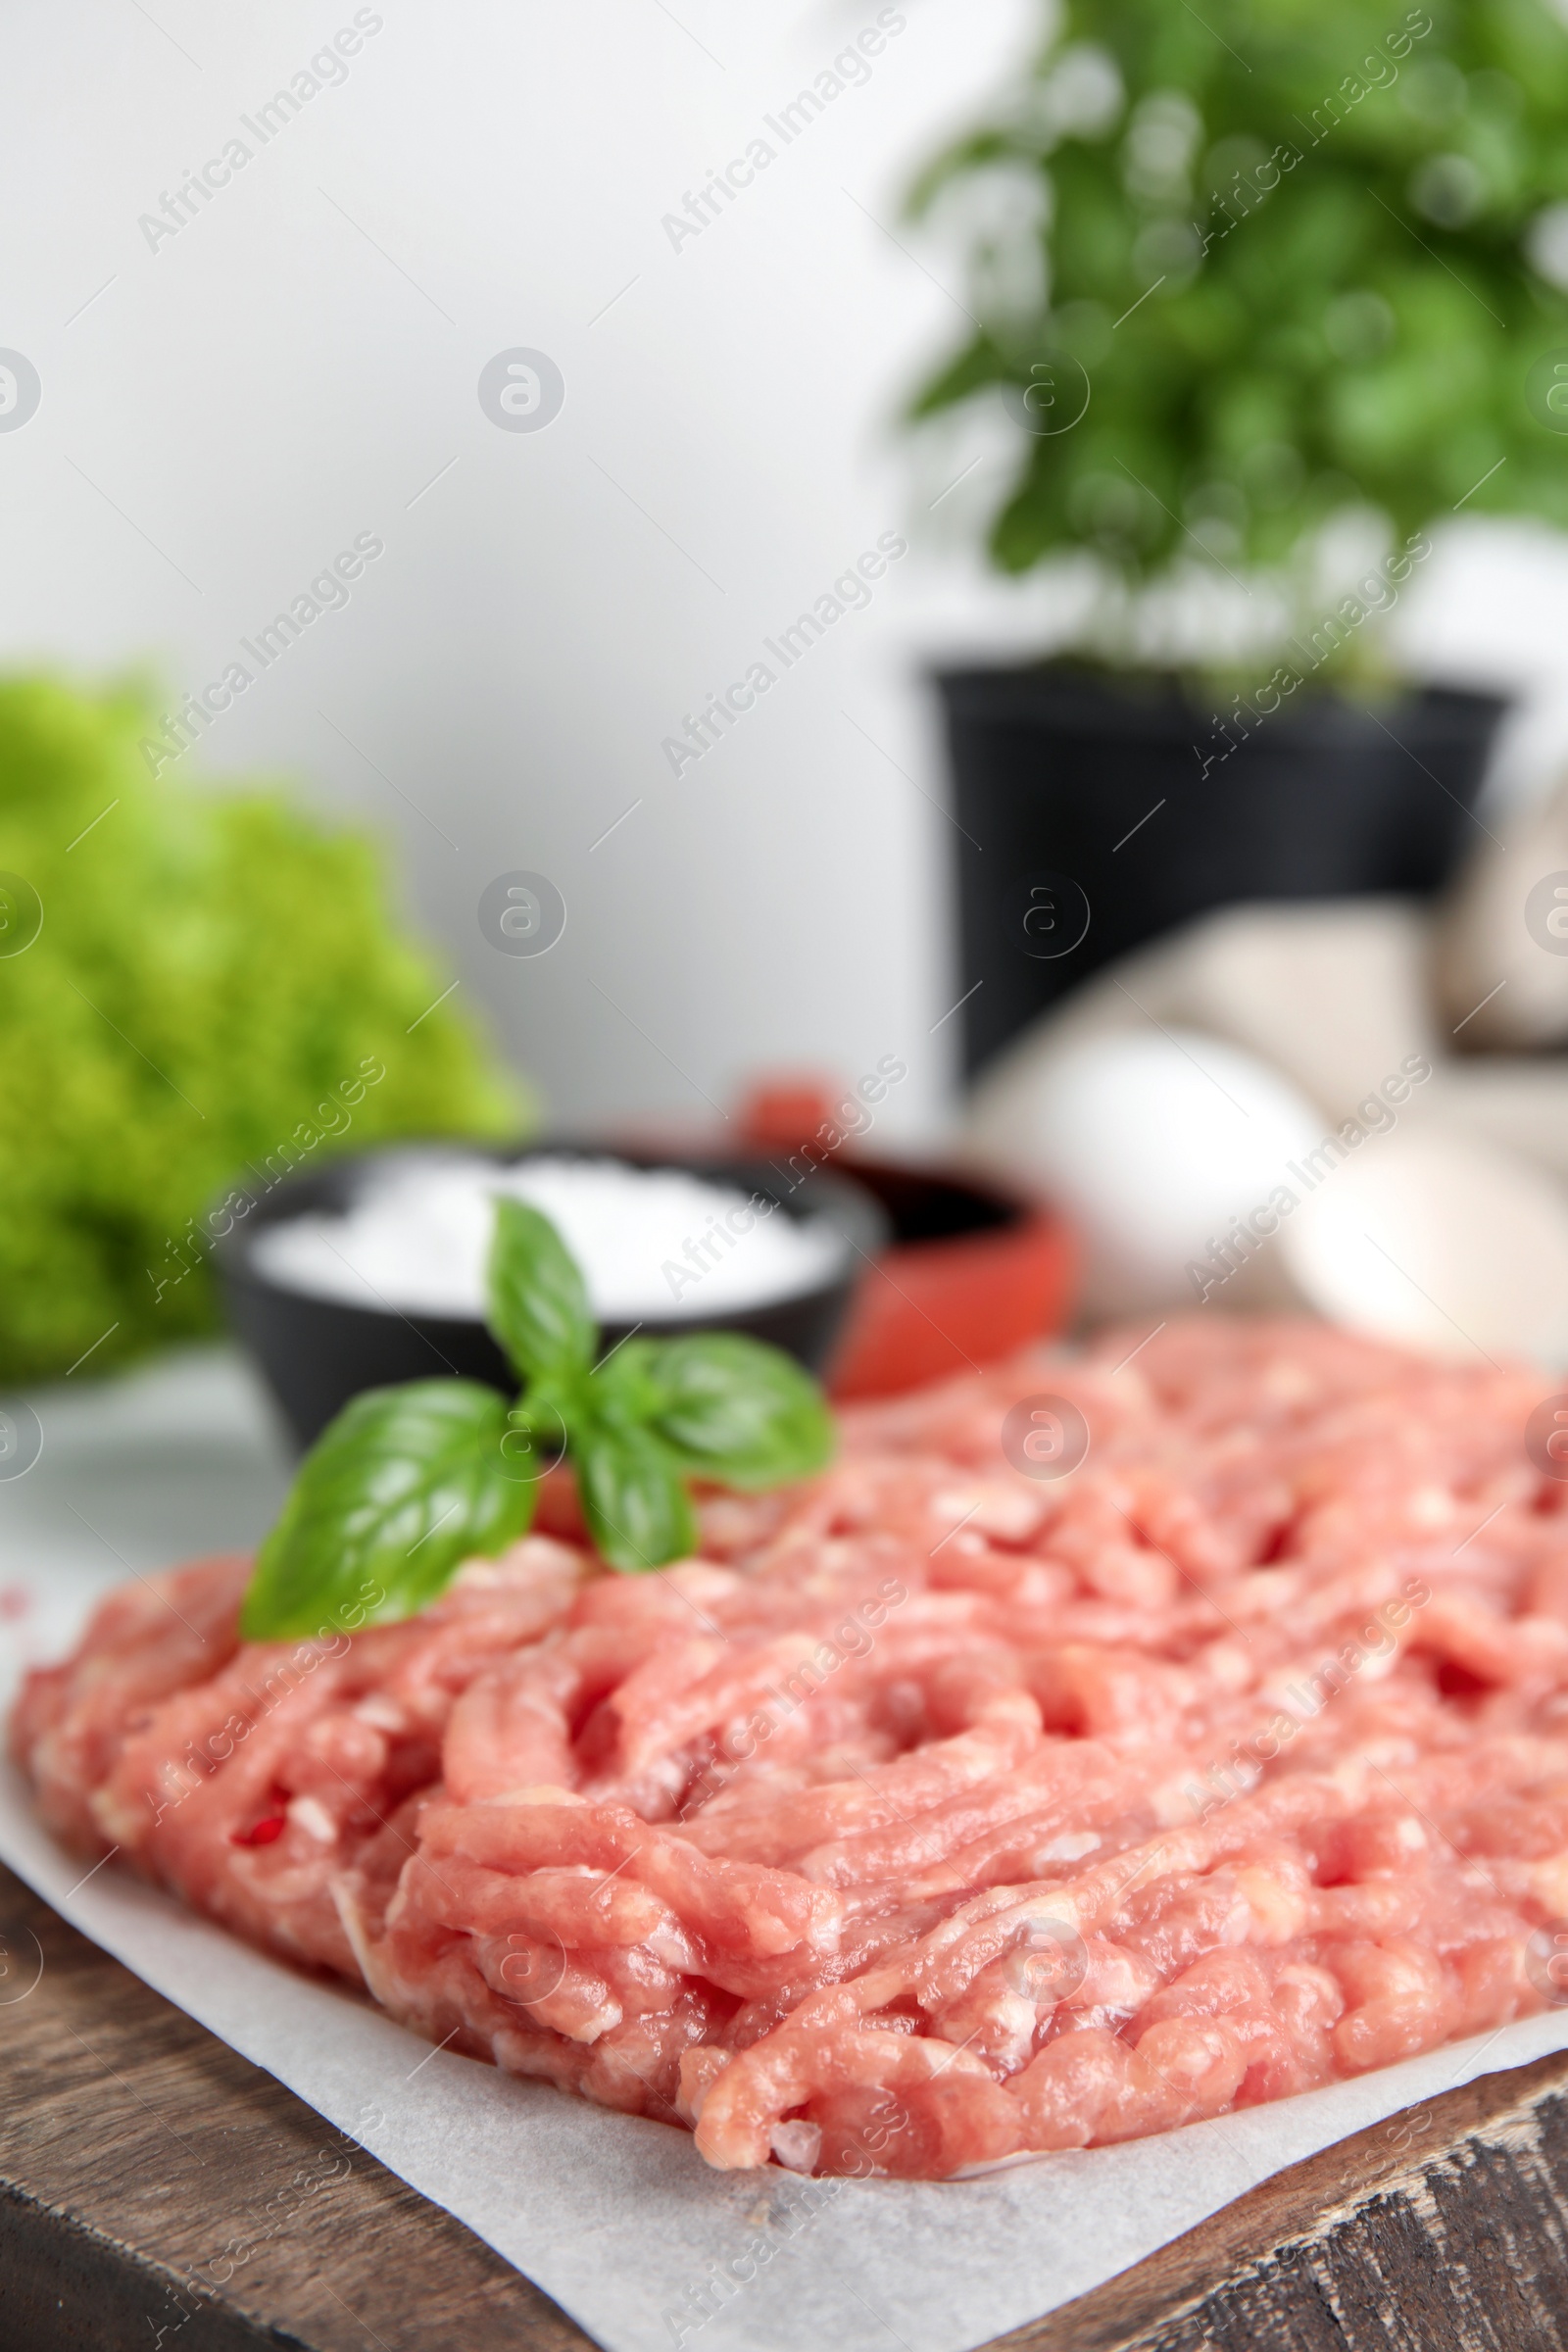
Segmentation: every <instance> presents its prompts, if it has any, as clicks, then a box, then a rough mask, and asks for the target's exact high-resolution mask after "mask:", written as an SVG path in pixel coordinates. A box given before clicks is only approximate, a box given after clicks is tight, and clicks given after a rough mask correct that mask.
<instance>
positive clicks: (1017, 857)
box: [938, 662, 1505, 1074]
mask: <svg viewBox="0 0 1568 2352" xmlns="http://www.w3.org/2000/svg"><path fill="white" fill-rule="evenodd" d="M938 684H939V687H940V690H941V694H942V698H943V704H944V708H945V712H946V718H947V733H948V746H949V753H950V758H951V760H952V767H953V779H954V799H953V812H954V814H955V816H956V819H957V823H958V826H959V828H960V831H958V832H956V833H955V834H954V835H953V843H954V852H955V857H956V865H957V885H958V909H959V936H960V943H961V951H962V958H963V972H962V982H961V989H960V991H959V992H956V993H961V990H970V991H972V992H973V993H972V994H971V995H969V997H968V998H967V1001H966V1002H965V1004H964V1008H963V1024H964V1029H963V1051H964V1066H965V1070H966V1072H968V1073H969V1074H973V1072H975V1071H976V1070H978V1069H979V1068H980V1067H981V1066H982V1065H983V1064H984V1063H985V1062H987V1061H988V1060H989V1059H990V1058H991V1056H992V1055H993V1054H995V1053H997V1051H998V1050H999V1049H1000V1048H1001V1047H1002V1046H1004V1045H1005V1044H1006V1043H1007V1041H1008V1039H1009V1038H1011V1037H1012V1036H1013V1035H1014V1034H1015V1033H1016V1031H1018V1030H1019V1029H1021V1028H1022V1027H1023V1026H1024V1024H1025V1023H1026V1022H1027V1021H1029V1020H1031V1019H1032V1018H1033V1017H1034V1015H1035V1014H1036V1013H1038V1012H1040V1011H1042V1010H1044V1008H1045V1007H1046V1006H1047V1005H1052V1004H1054V1002H1055V1001H1056V1000H1057V999H1058V998H1059V997H1061V996H1063V995H1065V994H1066V992H1067V991H1068V990H1069V989H1071V988H1074V987H1076V986H1077V984H1078V983H1079V982H1080V981H1081V980H1085V979H1087V978H1088V977H1089V975H1090V973H1091V972H1094V971H1097V970H1099V968H1100V967H1101V966H1102V965H1103V964H1106V963H1109V962H1111V961H1113V960H1114V958H1115V957H1117V956H1123V955H1125V954H1126V953H1127V952H1128V950H1129V949H1132V948H1136V947H1140V946H1142V945H1143V944H1144V942H1145V941H1147V940H1151V939H1154V938H1157V937H1158V935H1159V934H1160V933H1161V932H1164V931H1169V930H1173V929H1174V928H1175V927H1176V926H1177V925H1178V924H1181V923H1185V922H1188V921H1190V920H1191V919H1192V918H1193V917H1194V916H1195V915H1199V914H1202V913H1204V912H1205V911H1206V910H1207V909H1208V908H1210V907H1223V906H1229V905H1233V904H1234V903H1236V902H1237V901H1239V900H1245V899H1327V898H1350V897H1358V896H1362V895H1364V894H1366V893H1369V892H1384V891H1386V892H1394V893H1398V894H1401V895H1403V896H1414V897H1426V896H1429V895H1430V894H1432V893H1433V892H1435V891H1437V890H1438V889H1440V888H1441V887H1442V885H1443V883H1444V882H1445V881H1446V879H1447V877H1448V875H1449V874H1450V872H1451V871H1452V869H1453V867H1454V865H1455V864H1456V863H1457V861H1458V859H1459V858H1460V857H1461V856H1462V855H1463V853H1464V851H1465V850H1466V849H1467V848H1468V847H1469V846H1470V844H1471V843H1473V842H1477V841H1480V840H1481V839H1482V838H1483V836H1482V834H1481V832H1480V829H1479V828H1478V826H1477V824H1476V820H1475V818H1474V817H1473V815H1472V814H1471V807H1472V804H1473V802H1474V800H1475V796H1476V793H1477V791H1478V789H1479V787H1480V783H1481V778H1482V773H1483V770H1484V768H1485V765H1486V760H1487V754H1488V751H1489V749H1490V747H1491V743H1492V738H1493V734H1494V732H1495V728H1496V725H1497V721H1498V719H1499V718H1500V716H1501V714H1502V711H1503V709H1504V707H1505V706H1504V705H1503V704H1502V702H1500V701H1499V700H1498V699H1497V698H1496V697H1495V696H1493V695H1487V694H1462V693H1454V692H1450V691H1449V690H1447V689H1446V688H1427V689H1424V690H1422V691H1420V692H1417V693H1411V694H1407V695H1401V696H1399V697H1397V698H1396V699H1392V700H1390V701H1389V702H1387V703H1378V704H1376V705H1367V704H1362V703H1355V702H1350V701H1348V700H1347V699H1345V698H1344V697H1342V696H1340V695H1336V694H1330V693H1323V692H1319V693H1316V694H1311V693H1309V692H1308V691H1307V689H1305V688H1299V689H1298V692H1297V695H1296V697H1295V698H1294V699H1293V700H1291V701H1288V702H1285V703H1283V704H1282V705H1281V706H1280V708H1279V709H1278V710H1276V711H1273V712H1272V713H1271V714H1269V715H1266V716H1264V717H1262V718H1261V719H1259V718H1257V717H1256V716H1255V715H1253V716H1252V717H1250V718H1249V717H1248V715H1247V713H1245V712H1244V714H1243V720H1242V724H1241V725H1238V724H1237V723H1236V721H1235V720H1234V719H1232V720H1229V721H1228V723H1227V726H1226V727H1225V728H1221V727H1220V726H1219V725H1218V724H1216V723H1215V720H1214V716H1213V706H1212V705H1211V704H1203V703H1200V702H1195V701H1193V700H1191V699H1189V697H1188V696H1187V694H1186V693H1184V691H1183V690H1182V688H1181V687H1180V685H1179V684H1177V683H1176V682H1175V681H1173V680H1170V679H1167V678H1156V677H1153V676H1136V675H1134V676H1130V677H1127V678H1125V679H1123V678H1118V677H1112V676H1110V675H1108V674H1107V675H1104V676H1102V675H1100V674H1098V673H1096V672H1093V671H1090V670H1087V669H1084V668H1079V667H1076V666H1074V665H1072V664H1069V663H1067V662H1045V663H1041V664H1038V665H1036V666H1033V667H1030V668H1021V669H968V670H956V671H952V672H949V673H947V674H945V675H943V676H942V677H940V678H939V680H938ZM1244 726H1250V733H1246V734H1244V733H1243V727H1244Z"/></svg>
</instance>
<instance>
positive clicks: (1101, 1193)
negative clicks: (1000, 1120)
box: [1006, 1029, 1324, 1314]
mask: <svg viewBox="0 0 1568 2352" xmlns="http://www.w3.org/2000/svg"><path fill="white" fill-rule="evenodd" d="M1006 1114H1007V1115H1006V1129H1007V1136H1008V1157H1009V1159H1010V1160H1011V1161H1012V1163H1013V1165H1014V1167H1015V1170H1016V1172H1017V1173H1018V1174H1019V1175H1022V1176H1026V1177H1029V1178H1032V1179H1033V1180H1034V1181H1035V1182H1036V1183H1037V1184H1039V1185H1040V1186H1041V1188H1042V1189H1043V1190H1044V1191H1045V1192H1046V1193H1047V1194H1048V1195H1049V1196H1050V1198H1051V1199H1052V1200H1053V1201H1055V1202H1056V1203H1057V1204H1058V1205H1059V1206H1060V1207H1062V1208H1063V1209H1065V1210H1066V1211H1067V1213H1068V1214H1069V1215H1070V1216H1071V1218H1072V1219H1073V1221H1074V1223H1075V1224H1076V1225H1077V1227H1078V1229H1079V1232H1080V1233H1081V1235H1082V1236H1083V1240H1084V1243H1085V1254H1086V1262H1085V1284H1084V1305H1085V1307H1086V1309H1087V1310H1088V1311H1089V1312H1090V1313H1091V1314H1130V1313H1138V1312H1141V1311H1142V1310H1143V1309H1145V1308H1146V1307H1160V1306H1170V1305H1176V1304H1182V1303H1185V1304H1186V1305H1188V1306H1195V1305H1196V1304H1197V1303H1198V1298H1197V1293H1196V1290H1195V1286H1194V1283H1193V1280H1192V1277H1191V1275H1190V1274H1189V1271H1188V1268H1189V1266H1190V1265H1192V1264H1193V1263H1194V1262H1200V1263H1211V1262H1212V1260H1211V1251H1212V1247H1213V1245H1214V1244H1215V1243H1217V1242H1220V1241H1222V1240H1223V1238H1224V1236H1225V1235H1226V1233H1227V1232H1228V1231H1229V1230H1230V1228H1231V1225H1232V1222H1233V1220H1234V1219H1236V1218H1244V1219H1245V1218H1248V1217H1250V1216H1251V1215H1252V1214H1253V1212H1254V1211H1255V1210H1257V1209H1259V1208H1262V1207H1264V1206H1265V1205H1266V1203H1267V1202H1268V1200H1269V1196H1270V1194H1271V1193H1272V1192H1274V1191H1275V1190H1276V1188H1278V1187H1281V1186H1288V1185H1291V1184H1292V1182H1293V1179H1292V1178H1291V1177H1290V1176H1289V1175H1288V1174H1287V1172H1286V1163H1287V1161H1289V1160H1291V1159H1293V1158H1296V1157H1298V1156H1299V1153H1300V1152H1303V1151H1310V1150H1311V1149H1312V1148H1313V1147H1314V1146H1315V1145H1316V1144H1318V1143H1319V1142H1320V1141H1321V1139H1322V1136H1323V1131H1324V1119H1323V1115H1322V1113H1321V1112H1320V1111H1318V1110H1315V1109H1314V1108H1313V1106H1312V1104H1311V1103H1309V1102H1308V1100H1307V1098H1306V1097H1305V1096H1304V1095H1302V1094H1301V1093H1299V1091H1298V1090H1297V1088H1295V1087H1294V1086H1292V1085H1290V1084H1289V1083H1288V1082H1287V1081H1286V1080H1285V1079H1284V1078H1281V1077H1280V1076H1279V1075H1278V1074H1277V1073H1276V1072H1275V1071H1273V1070H1271V1069H1270V1068H1269V1067H1268V1066H1267V1065H1266V1063H1264V1062H1261V1061H1259V1060H1258V1059H1257V1058H1256V1057H1255V1056H1254V1055H1253V1054H1244V1053H1242V1052H1240V1051H1239V1050H1238V1049H1237V1048H1236V1047H1235V1046H1228V1045H1225V1044H1223V1043H1222V1042H1221V1041H1220V1040H1219V1039H1218V1038H1213V1037H1205V1036H1203V1035H1201V1034H1200V1033H1198V1032H1196V1031H1188V1030H1156V1029H1150V1030H1149V1031H1148V1032H1147V1033H1133V1032H1128V1033H1122V1034H1118V1035H1114V1036H1104V1037H1099V1038H1095V1039H1093V1040H1089V1041H1086V1042H1085V1043H1083V1044H1082V1045H1078V1046H1075V1047H1072V1048H1071V1049H1069V1050H1068V1051H1067V1052H1065V1053H1063V1054H1061V1055H1060V1056H1059V1057H1053V1058H1052V1059H1051V1060H1050V1061H1049V1062H1048V1063H1047V1065H1046V1066H1045V1067H1044V1068H1041V1067H1039V1066H1038V1065H1037V1066H1036V1067H1035V1068H1033V1069H1032V1070H1030V1071H1028V1072H1027V1074H1020V1078H1019V1080H1018V1081H1017V1082H1016V1091H1014V1092H1012V1095H1011V1100H1010V1101H1009V1102H1008V1103H1007V1105H1006ZM1297 1189H1298V1190H1299V1187H1298V1188H1297ZM1263 1221H1264V1222H1265V1223H1266V1222H1267V1220H1266V1218H1265V1219H1264V1220H1263ZM1267 1247H1268V1246H1267V1244H1266V1243H1265V1244H1263V1245H1262V1246H1261V1250H1260V1252H1259V1253H1260V1254H1266V1253H1267ZM1235 1255H1236V1259H1237V1263H1238V1265H1239V1266H1240V1268H1241V1269H1242V1272H1243V1274H1244V1275H1245V1274H1246V1273H1247V1272H1248V1271H1249V1270H1250V1269H1249V1252H1248V1251H1246V1250H1243V1251H1239V1252H1236V1253H1235ZM1222 1262H1223V1261H1222ZM1232 1287H1234V1288H1235V1289H1236V1290H1237V1293H1238V1297H1237V1299H1236V1303H1241V1295H1242V1292H1243V1288H1244V1285H1243V1283H1242V1281H1241V1280H1238V1282H1237V1283H1236V1284H1235V1285H1234V1286H1227V1288H1226V1290H1224V1291H1222V1292H1216V1291H1211V1292H1210V1302H1211V1303H1218V1304H1229V1303H1231V1299H1230V1297H1229V1290H1230V1288H1232Z"/></svg>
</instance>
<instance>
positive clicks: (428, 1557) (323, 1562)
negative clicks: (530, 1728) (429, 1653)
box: [240, 1380, 538, 1642]
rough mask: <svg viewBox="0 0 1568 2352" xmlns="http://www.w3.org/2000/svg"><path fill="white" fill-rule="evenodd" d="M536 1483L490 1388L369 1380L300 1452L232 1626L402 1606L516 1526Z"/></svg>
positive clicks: (302, 1623)
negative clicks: (388, 1385) (372, 1384)
mask: <svg viewBox="0 0 1568 2352" xmlns="http://www.w3.org/2000/svg"><path fill="white" fill-rule="evenodd" d="M504 1440H505V1441H507V1442H506V1444H505V1445H504V1444H503V1441H504ZM537 1493H538V1465H537V1462H536V1461H535V1459H534V1457H533V1455H532V1453H531V1452H530V1450H529V1448H528V1445H527V1440H526V1435H525V1434H522V1435H519V1433H517V1432H516V1431H515V1429H514V1428H513V1426H512V1424H511V1423H510V1421H509V1418H508V1413H507V1405H506V1399H505V1398H504V1397H498V1396H497V1395H496V1393H495V1391H494V1390H493V1389H487V1388H483V1387H481V1386H480V1385H479V1384H478V1383H477V1382H476V1381H469V1380H419V1381H412V1382H410V1383H409V1384H408V1385H407V1386H406V1387H403V1388H396V1389H370V1390H368V1392H367V1393H366V1394H365V1395H364V1396H362V1397H355V1398H354V1400H353V1401H352V1403H350V1404H347V1405H345V1406H344V1408H343V1410H342V1412H340V1413H339V1414H338V1416H337V1418H336V1420H335V1421H333V1422H331V1423H330V1424H329V1426H328V1427H327V1428H326V1429H325V1430H323V1431H322V1433H321V1435H320V1437H319V1438H318V1440H317V1442H316V1444H315V1445H314V1446H312V1448H311V1450H310V1452H309V1453H308V1454H307V1455H306V1457H305V1459H304V1461H303V1462H302V1463H301V1465H300V1468H299V1473H298V1475H297V1477H296V1478H295V1481H294V1486H293V1490H292V1492H291V1493H290V1495H289V1498H288V1501H287V1502H286V1503H285V1504H284V1506H283V1512H282V1516H281V1517H280V1518H279V1520H278V1522H277V1525H276V1526H275V1527H274V1528H273V1529H272V1531H271V1533H270V1535H269V1536H268V1538H267V1540H266V1542H265V1543H264V1544H263V1545H262V1548H261V1550H260V1552H259V1553H258V1554H257V1559H256V1571H255V1574H254V1575H253V1576H252V1578H251V1581H250V1585H249V1587H248V1589H247V1591H246V1594H245V1600H244V1606H243V1608H242V1610H241V1613H240V1632H241V1634H242V1636H243V1637H244V1639H245V1640H246V1641H247V1642H278V1641H284V1640H288V1639H294V1638H298V1637H305V1638H309V1637H311V1636H313V1635H318V1634H327V1633H331V1632H333V1631H348V1632H352V1631H354V1630H355V1629H356V1628H357V1627H359V1626H361V1625H370V1624H378V1623H379V1624H387V1623H390V1622H392V1621H393V1620H395V1619H397V1618H401V1617H412V1616H413V1615H414V1613H415V1611H416V1610H417V1609H421V1608H423V1607H424V1605H425V1603H426V1602H427V1601H430V1600H433V1599H434V1598H435V1597H436V1595H437V1593H441V1592H442V1591H444V1590H445V1588H446V1586H447V1584H448V1582H449V1581H450V1579H451V1577H452V1574H453V1571H454V1570H455V1569H456V1568H457V1567H458V1565H459V1563H460V1562H461V1561H463V1560H466V1559H468V1558H470V1557H471V1556H472V1555H473V1554H474V1553H475V1552H483V1553H494V1552H498V1551H500V1550H502V1549H503V1547H504V1546H505V1545H506V1544H510V1543H511V1542H512V1541H513V1539H514V1538H515V1537H516V1536H519V1535H520V1534H521V1533H522V1531H523V1529H524V1528H525V1527H526V1526H527V1524H528V1522H529V1520H530V1519H531V1518H532V1516H533V1506H534V1498H535V1495H537Z"/></svg>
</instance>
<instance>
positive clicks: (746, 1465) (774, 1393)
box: [648, 1331, 834, 1488]
mask: <svg viewBox="0 0 1568 2352" xmlns="http://www.w3.org/2000/svg"><path fill="white" fill-rule="evenodd" d="M648 1371H649V1374H650V1375H651V1377H652V1379H653V1380H654V1381H655V1382H656V1383H657V1384H658V1386H659V1388H660V1390H661V1391H662V1401H661V1403H660V1405H659V1407H658V1409H657V1411H655V1412H654V1413H653V1414H652V1415H651V1416H650V1422H651V1426H652V1428H653V1429H654V1430H655V1431H656V1432H657V1434H658V1435H659V1436H660V1437H661V1438H662V1440H663V1441H664V1443H665V1445H666V1446H669V1448H670V1449H671V1451H672V1452H673V1453H674V1454H675V1456H676V1458H677V1460H678V1461H679V1462H680V1463H681V1464H682V1466H683V1467H684V1468H685V1469H687V1470H689V1471H691V1472H692V1473H693V1474H694V1475H695V1476H697V1477H700V1478H711V1479H713V1480H715V1481H717V1482H718V1484H720V1485H722V1486H726V1487H743V1488H744V1487H776V1486H782V1485H783V1483H784V1481H785V1480H786V1479H792V1478H807V1477H809V1475H810V1473H811V1472H812V1471H813V1470H820V1469H821V1468H822V1467H823V1465H824V1464H825V1463H826V1462H828V1461H830V1460H831V1459H832V1455H833V1446H834V1429H833V1416H832V1414H831V1413H830V1412H829V1410H828V1407H827V1400H826V1398H825V1397H823V1395H822V1392H821V1390H820V1389H819V1388H818V1387H817V1385H816V1383H815V1381H814V1380H813V1379H812V1378H811V1376H810V1374H809V1372H807V1371H805V1370H803V1368H802V1367H801V1365H799V1364H798V1363H797V1362H796V1361H795V1358H794V1357H793V1356H790V1355H785V1354H784V1352H783V1351H782V1349H780V1348H769V1347H767V1346H766V1345H765V1344H764V1343H763V1342H762V1341H761V1340H752V1339H748V1338H747V1337H746V1335H745V1334H744V1333H743V1332H738V1331H705V1332H694V1333H693V1334H692V1336H691V1338H690V1339H684V1340H667V1341H665V1342H663V1343H662V1345H659V1346H656V1347H655V1348H654V1349H653V1351H652V1358H651V1361H650V1363H649V1365H648Z"/></svg>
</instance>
